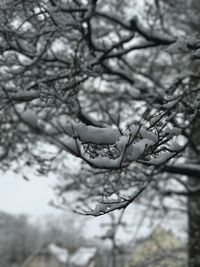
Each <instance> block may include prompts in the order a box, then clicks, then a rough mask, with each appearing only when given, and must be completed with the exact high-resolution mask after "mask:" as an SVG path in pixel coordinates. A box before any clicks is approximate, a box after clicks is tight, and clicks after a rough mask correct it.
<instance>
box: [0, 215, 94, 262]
mask: <svg viewBox="0 0 200 267" xmlns="http://www.w3.org/2000/svg"><path fill="white" fill-rule="evenodd" d="M63 224H64V225H65V227H63V226H62V227H61V225H63ZM59 225H60V226H59ZM51 242H54V243H58V244H60V245H61V246H65V247H66V248H67V249H68V250H69V251H70V252H73V251H74V250H75V249H77V248H78V247H79V246H81V245H83V244H84V245H85V244H87V242H89V241H86V240H84V238H83V237H82V236H81V229H78V228H77V229H75V228H74V226H73V225H72V224H71V223H70V220H63V218H57V217H56V218H54V217H53V218H52V217H46V218H44V219H43V223H41V222H40V223H39V222H35V223H33V222H30V219H29V218H28V217H26V216H25V215H18V216H15V215H10V214H6V213H3V212H1V213H0V258H1V262H0V266H1V267H12V266H13V267H14V266H15V267H16V266H21V265H22V263H23V262H24V261H25V260H26V259H27V258H28V257H29V256H30V255H32V254H33V253H35V252H37V251H38V250H40V249H41V247H42V246H43V245H45V244H46V243H51Z"/></svg>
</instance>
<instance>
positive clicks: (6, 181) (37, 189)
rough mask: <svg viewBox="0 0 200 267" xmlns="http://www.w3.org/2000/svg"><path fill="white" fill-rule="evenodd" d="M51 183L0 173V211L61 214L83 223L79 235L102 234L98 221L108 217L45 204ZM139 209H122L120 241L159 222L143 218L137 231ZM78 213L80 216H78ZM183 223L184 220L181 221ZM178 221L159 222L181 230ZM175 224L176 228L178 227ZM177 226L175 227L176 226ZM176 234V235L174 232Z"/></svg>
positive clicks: (35, 216)
mask: <svg viewBox="0 0 200 267" xmlns="http://www.w3.org/2000/svg"><path fill="white" fill-rule="evenodd" d="M53 185H55V179H53V178H42V177H37V176H35V177H32V178H31V180H30V181H25V180H24V179H23V178H22V177H20V175H16V174H13V173H11V172H8V173H6V174H3V173H0V211H4V212H7V213H11V214H15V215H18V214H27V215H29V216H30V217H31V218H32V219H33V220H36V221H39V220H40V218H42V217H44V216H45V215H46V216H47V215H61V216H63V217H64V216H66V217H69V218H72V217H73V218H74V221H75V222H76V223H77V222H78V223H79V222H80V224H83V221H84V220H85V223H84V224H83V229H82V231H83V234H84V235H85V236H86V237H90V238H92V237H96V236H102V235H103V234H105V231H106V228H105V227H104V228H103V229H102V227H101V224H102V223H103V224H105V223H106V222H109V221H110V217H109V216H107V215H106V216H101V217H85V218H84V219H83V216H82V215H72V214H71V213H67V212H65V213H64V212H61V211H60V210H57V209H55V208H53V207H51V206H50V205H49V202H50V201H51V200H52V199H53V198H54V192H53ZM141 214H142V209H141V208H140V207H139V206H138V205H135V204H134V205H130V206H129V207H128V209H127V210H126V214H125V217H124V220H125V221H126V222H128V224H129V227H128V232H127V231H126V232H125V231H124V230H120V231H119V232H118V236H119V238H120V240H121V241H128V240H130V239H132V238H133V237H134V235H135V234H136V233H137V235H139V236H140V237H141V236H146V235H147V234H149V233H150V232H151V231H152V229H153V228H155V227H156V226H157V225H159V221H158V220H154V223H153V225H152V223H150V221H149V218H146V219H145V222H144V224H143V225H142V227H141V229H140V231H139V233H138V229H139V228H138V225H140V224H141V223H142V222H140V220H141V217H142V215H141ZM79 216H80V217H79ZM182 223H183V224H185V223H184V222H182ZM182 223H181V222H180V220H178V218H177V220H175V221H174V220H171V221H170V220H168V221H166V219H165V220H164V221H163V222H162V225H163V226H164V227H166V228H168V229H173V230H174V231H175V233H176V234H177V233H181V232H182V231H183V227H184V225H182ZM178 225H179V227H180V228H179V227H178ZM178 228H179V229H178ZM178 235H179V234H178Z"/></svg>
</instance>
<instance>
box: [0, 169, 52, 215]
mask: <svg viewBox="0 0 200 267" xmlns="http://www.w3.org/2000/svg"><path fill="white" fill-rule="evenodd" d="M52 185H53V180H52V179H50V178H49V179H47V178H42V177H34V178H31V180H30V181H25V180H24V179H23V178H22V177H20V175H16V174H14V173H12V172H8V173H6V174H4V173H0V210H2V211H5V212H8V213H12V214H20V213H25V214H28V215H32V216H41V215H44V214H47V213H52V212H56V211H55V208H52V207H50V206H49V205H48V203H49V201H50V200H51V199H52V198H53V189H52Z"/></svg>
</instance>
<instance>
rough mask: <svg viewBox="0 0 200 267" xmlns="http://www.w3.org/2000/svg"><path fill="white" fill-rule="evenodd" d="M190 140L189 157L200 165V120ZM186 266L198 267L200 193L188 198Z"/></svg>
mask: <svg viewBox="0 0 200 267" xmlns="http://www.w3.org/2000/svg"><path fill="white" fill-rule="evenodd" d="M191 140H192V142H193V143H194V145H195V147H196V152H194V151H192V150H191V152H190V153H191V157H192V158H193V159H195V161H196V163H197V164H198V163H199V164H200V153H198V149H199V147H200V120H198V121H197V122H196V125H195V126H194V128H193V129H192V130H191ZM188 185H189V186H191V187H194V188H197V187H200V179H199V178H195V177H189V178H188ZM188 266H189V267H199V266H200V193H197V194H191V195H190V196H189V197H188Z"/></svg>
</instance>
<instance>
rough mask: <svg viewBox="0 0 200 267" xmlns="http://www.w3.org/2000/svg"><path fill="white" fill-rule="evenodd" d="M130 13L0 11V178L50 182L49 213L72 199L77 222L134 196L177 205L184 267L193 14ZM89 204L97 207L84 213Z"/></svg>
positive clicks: (191, 4) (194, 220) (194, 253)
mask: <svg viewBox="0 0 200 267" xmlns="http://www.w3.org/2000/svg"><path fill="white" fill-rule="evenodd" d="M138 2H139V1H134V0H132V1H128V0H127V1H123V2H122V1H117V0H112V1H101V0H99V1H95V0H88V1H81V0H76V1H70V0H69V1H67V0H66V1H64V0H63V1H54V0H49V1H48V0H44V1H37V0H34V1H29V0H27V1H22V0H17V1H16V0H15V1H12V0H5V1H3V3H2V4H1V9H0V12H1V19H0V23H1V32H0V38H1V43H0V53H1V55H0V74H1V75H0V83H1V84H0V85H1V87H0V88H1V91H0V96H1V102H0V114H1V117H0V120H1V126H0V127H1V135H0V159H1V161H0V167H1V169H3V170H7V169H8V168H10V169H13V170H17V171H21V172H22V173H26V172H27V170H29V169H30V168H33V167H34V168H35V169H36V171H37V173H38V174H42V175H46V174H47V173H49V172H51V171H54V172H55V171H56V172H58V171H59V172H60V175H61V174H62V177H64V178H65V179H61V182H60V184H59V186H58V189H59V193H60V197H61V200H62V203H61V205H63V206H64V205H66V204H69V203H68V202H69V201H68V200H69V199H70V198H69V197H65V193H66V192H67V191H69V192H71V191H73V201H72V203H71V204H74V203H78V206H77V207H74V208H75V210H76V211H80V210H83V207H84V209H85V210H86V211H85V212H84V213H86V214H88V215H95V216H99V215H102V214H104V213H108V212H111V211H112V210H115V209H124V208H126V207H127V206H128V205H129V204H130V203H132V202H133V201H134V200H135V199H136V198H137V197H138V196H139V195H140V194H141V193H142V192H143V191H144V190H145V189H146V192H147V193H148V194H149V196H150V197H151V198H153V199H154V198H159V199H161V200H163V201H165V199H166V198H164V196H166V197H167V198H169V197H171V196H174V195H175V196H177V195H178V196H180V197H181V201H182V204H184V206H185V208H186V201H187V199H188V211H189V212H188V214H189V217H188V218H189V266H190V267H196V266H199V263H200V259H199V255H200V238H199V236H200V227H199V225H200V216H199V203H200V202H199V201H200V200H199V199H200V194H199V181H198V180H199V177H200V168H199V136H198V129H199V108H200V104H199V103H200V102H199V101H200V97H199V95H200V94H199V86H198V83H199V78H200V76H199V65H198V64H199V63H198V62H199V57H200V52H199V48H200V39H199V38H198V37H199V36H198V34H199V32H198V27H199V21H198V16H196V15H195V12H196V13H197V14H198V12H197V10H198V8H199V4H198V1H192V0H191V1H182V0H178V1H176V2H174V1H161V0H160V1H159V0H157V1H156V0H155V1H153V0H152V1H145V0H144V1H140V3H138ZM166 49H167V50H168V52H167V51H166ZM174 54H177V55H174ZM47 144H51V145H52V146H49V145H47ZM66 152H67V153H68V154H72V155H74V156H76V157H77V158H79V159H80V164H79V167H77V170H73V169H72V168H68V165H69V161H68V160H67V153H66ZM183 162H184V166H183ZM183 175H186V176H188V177H189V178H188V180H187V179H186V178H185V176H183ZM24 178H25V179H27V177H26V175H25V174H24ZM174 188H176V190H175V189H174ZM75 192H77V194H75ZM155 192H158V193H159V194H156V193H155ZM80 193H82V194H80ZM160 193H161V194H160ZM68 196H69V194H68ZM182 196H184V198H182ZM75 197H76V198H77V199H76V201H75ZM186 197H188V198H186ZM91 199H92V200H93V201H100V203H98V204H97V205H96V206H95V207H94V208H93V207H92V209H91V210H90V209H88V208H85V207H86V206H87V205H89V203H91ZM163 203H164V202H163ZM159 205H161V202H159V204H158V206H159ZM163 205H164V204H163ZM78 208H79V209H78Z"/></svg>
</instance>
